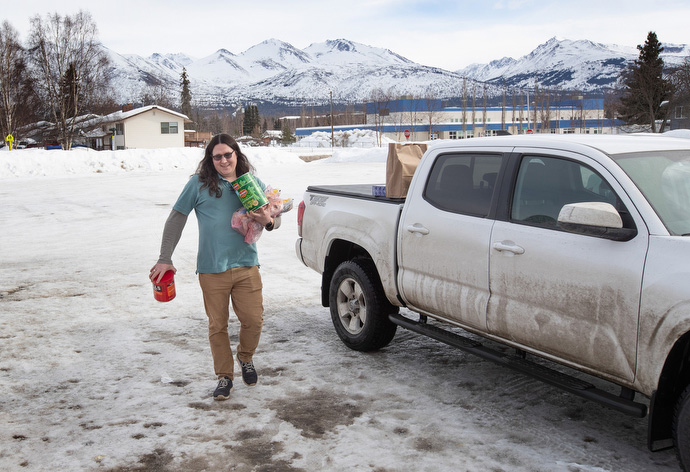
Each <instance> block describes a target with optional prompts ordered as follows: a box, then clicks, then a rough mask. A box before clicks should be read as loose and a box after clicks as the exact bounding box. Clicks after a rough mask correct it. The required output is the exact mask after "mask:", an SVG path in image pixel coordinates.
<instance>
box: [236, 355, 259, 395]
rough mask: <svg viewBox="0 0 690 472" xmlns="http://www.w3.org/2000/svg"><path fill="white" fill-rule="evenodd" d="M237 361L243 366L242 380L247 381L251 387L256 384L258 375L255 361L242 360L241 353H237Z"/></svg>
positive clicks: (246, 383)
mask: <svg viewBox="0 0 690 472" xmlns="http://www.w3.org/2000/svg"><path fill="white" fill-rule="evenodd" d="M237 362H239V363H240V367H241V368H242V381H243V382H244V383H245V385H249V386H250V387H253V386H254V385H256V382H257V380H258V376H257V375H256V369H255V368H254V362H252V361H249V362H242V361H241V360H240V356H239V354H238V355H237Z"/></svg>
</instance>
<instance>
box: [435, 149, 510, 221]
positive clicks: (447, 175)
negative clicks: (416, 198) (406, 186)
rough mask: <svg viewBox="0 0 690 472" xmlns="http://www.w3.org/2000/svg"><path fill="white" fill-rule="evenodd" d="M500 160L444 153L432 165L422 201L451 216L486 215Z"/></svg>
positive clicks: (476, 155) (482, 155)
mask: <svg viewBox="0 0 690 472" xmlns="http://www.w3.org/2000/svg"><path fill="white" fill-rule="evenodd" d="M501 162H502V157H501V156H500V155H496V154H444V155H441V156H439V157H438V158H437V159H436V162H435V163H434V166H433V168H432V169H431V173H430V175H429V180H428V181H427V186H426V189H425V191H424V198H425V199H426V200H427V201H428V202H429V203H431V204H432V205H434V206H435V207H437V208H440V209H442V210H446V211H451V212H454V213H464V214H469V215H476V216H487V215H488V214H489V209H490V208H491V198H492V196H493V193H494V187H495V184H496V177H497V175H498V171H499V169H500V167H501Z"/></svg>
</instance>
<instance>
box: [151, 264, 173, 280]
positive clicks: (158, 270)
mask: <svg viewBox="0 0 690 472" xmlns="http://www.w3.org/2000/svg"><path fill="white" fill-rule="evenodd" d="M169 270H172V271H173V274H175V273H177V269H175V266H173V265H172V264H161V263H160V262H157V263H156V265H154V266H153V267H151V272H149V279H151V282H153V283H156V284H157V283H158V282H160V281H161V278H162V277H163V274H165V273H166V272H167V271H169Z"/></svg>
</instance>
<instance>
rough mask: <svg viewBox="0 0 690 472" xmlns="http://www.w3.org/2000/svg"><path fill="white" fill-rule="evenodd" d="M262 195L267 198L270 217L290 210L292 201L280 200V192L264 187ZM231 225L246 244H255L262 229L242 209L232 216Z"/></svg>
mask: <svg viewBox="0 0 690 472" xmlns="http://www.w3.org/2000/svg"><path fill="white" fill-rule="evenodd" d="M264 193H266V198H268V205H269V208H270V211H269V212H270V214H271V217H273V218H275V217H276V216H278V215H280V214H282V213H285V212H286V211H290V209H291V208H292V199H291V198H288V199H285V200H283V199H282V198H280V190H278V189H274V188H271V187H270V186H269V187H266V190H265V191H264ZM231 224H232V228H233V229H234V230H235V231H237V232H238V233H240V234H243V235H244V242H245V243H247V244H253V243H255V242H257V241H258V240H259V238H260V237H261V232H262V231H263V229H264V227H263V226H262V225H261V223H258V222H257V221H255V220H254V219H253V218H250V217H249V216H248V215H247V210H245V209H244V208H240V209H239V210H237V211H236V212H235V213H233V214H232V223H231Z"/></svg>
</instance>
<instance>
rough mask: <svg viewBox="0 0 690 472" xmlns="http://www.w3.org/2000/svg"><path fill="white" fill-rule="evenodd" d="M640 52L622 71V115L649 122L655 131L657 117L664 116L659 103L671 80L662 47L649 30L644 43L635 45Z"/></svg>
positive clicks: (625, 118) (666, 98)
mask: <svg viewBox="0 0 690 472" xmlns="http://www.w3.org/2000/svg"><path fill="white" fill-rule="evenodd" d="M637 49H638V50H639V51H640V56H639V58H638V59H637V60H635V63H634V64H633V65H631V66H630V67H629V68H628V69H627V70H626V71H625V72H624V74H625V75H624V80H623V84H624V86H625V93H624V95H623V97H621V117H622V118H623V119H624V120H625V121H626V122H628V123H631V124H649V125H650V126H651V130H652V132H653V133H656V120H658V119H663V118H664V116H665V115H664V110H662V107H661V103H662V102H663V101H664V100H668V98H669V96H670V94H671V84H670V82H669V81H668V80H667V79H665V78H664V76H663V70H664V61H663V59H662V58H661V56H660V54H661V53H662V52H663V50H664V48H663V47H661V43H660V42H659V40H658V39H657V37H656V33H654V32H653V31H650V32H649V34H648V35H647V40H646V41H645V43H644V45H642V46H640V45H638V46H637Z"/></svg>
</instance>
